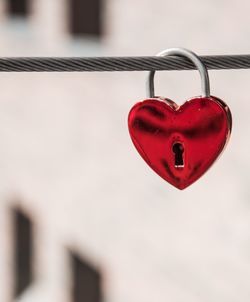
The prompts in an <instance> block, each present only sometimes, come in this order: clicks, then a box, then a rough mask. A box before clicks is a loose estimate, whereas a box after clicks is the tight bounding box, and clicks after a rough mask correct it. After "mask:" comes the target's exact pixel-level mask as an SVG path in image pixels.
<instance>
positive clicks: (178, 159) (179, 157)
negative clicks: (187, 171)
mask: <svg viewBox="0 0 250 302" xmlns="http://www.w3.org/2000/svg"><path fill="white" fill-rule="evenodd" d="M172 150H173V152H174V154H175V162H174V165H175V168H183V167H184V161H183V152H184V147H183V145H182V144H181V143H175V144H173V148H172Z"/></svg>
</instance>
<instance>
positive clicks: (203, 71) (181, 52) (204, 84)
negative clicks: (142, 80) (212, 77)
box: [147, 48, 210, 98]
mask: <svg viewBox="0 0 250 302" xmlns="http://www.w3.org/2000/svg"><path fill="white" fill-rule="evenodd" d="M173 55H176V56H181V57H186V58H188V59H189V60H190V61H191V62H193V64H194V65H195V66H196V67H197V69H198V71H199V73H200V77H201V91H202V96H203V97H210V83H209V76H208V71H207V68H206V66H205V65H204V64H203V63H202V61H201V60H200V58H199V57H198V56H197V55H196V54H195V53H193V52H192V51H190V50H188V49H185V48H169V49H166V50H163V51H161V52H160V53H158V54H157V56H159V57H165V56H173ZM154 76H155V71H150V72H149V75H148V80H147V94H148V97H150V98H153V97H155V89H154Z"/></svg>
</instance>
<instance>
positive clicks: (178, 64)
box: [0, 55, 250, 72]
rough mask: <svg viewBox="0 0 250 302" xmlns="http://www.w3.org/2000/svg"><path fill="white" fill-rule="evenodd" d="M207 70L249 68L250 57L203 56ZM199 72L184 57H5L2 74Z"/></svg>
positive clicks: (2, 59)
mask: <svg viewBox="0 0 250 302" xmlns="http://www.w3.org/2000/svg"><path fill="white" fill-rule="evenodd" d="M200 59H201V60H202V62H203V63H204V64H205V65H206V67H207V68H208V69H249V68H250V55H227V56H222V55H220V56H200ZM190 69H196V68H195V66H194V65H193V63H192V62H190V61H189V60H187V59H186V58H182V57H174V56H169V57H157V56H153V57H10V58H7V57H3V58H0V72H93V71H147V70H148V71H150V70H190Z"/></svg>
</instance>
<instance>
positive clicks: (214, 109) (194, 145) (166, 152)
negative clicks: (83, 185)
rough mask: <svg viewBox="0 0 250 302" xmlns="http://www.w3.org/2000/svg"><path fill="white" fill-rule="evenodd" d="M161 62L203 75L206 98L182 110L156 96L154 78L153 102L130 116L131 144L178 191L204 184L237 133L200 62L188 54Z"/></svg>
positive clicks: (172, 52)
mask: <svg viewBox="0 0 250 302" xmlns="http://www.w3.org/2000/svg"><path fill="white" fill-rule="evenodd" d="M158 55H159V56H167V55H177V56H184V57H186V58H188V59H189V60H191V61H192V62H193V64H194V65H195V66H196V67H197V69H198V70H199V73H200V76H201V84H202V95H201V96H198V97H194V98H191V99H189V100H188V101H186V102H185V103H184V104H183V105H181V106H178V105H177V104H176V103H175V102H173V101H172V100H170V99H168V98H165V97H156V96H155V95H154V74H155V71H151V72H150V73H149V77H148V94H149V98H147V99H146V100H143V101H141V102H139V103H137V104H135V105H134V106H133V108H132V109H131V110H130V113H129V116H128V127H129V133H130V136H131V139H132V141H133V143H134V145H135V147H136V149H137V151H138V152H139V153H140V155H141V156H142V157H143V159H144V160H145V161H146V162H147V164H148V165H149V166H150V167H151V168H152V169H153V170H154V171H155V172H156V173H157V174H158V175H160V176H161V177H162V178H163V179H165V180H166V181H168V182H169V183H170V184H172V185H174V186H175V187H177V188H178V189H181V190H182V189H185V188H186V187H188V186H189V185H191V184H192V183H194V182H195V181H196V180H197V179H199V178H200V177H201V176H202V175H203V174H204V173H205V172H206V171H207V170H208V169H209V167H210V166H211V165H212V164H213V163H214V161H215V160H216V159H217V158H218V156H219V155H220V153H221V152H222V151H223V149H224V147H225V146H226V144H227V142H228V139H229V137H230V133H231V129H232V116H231V112H230V109H229V107H228V106H227V105H226V104H225V103H224V102H223V101H222V100H220V99H219V98H217V97H214V96H210V85H209V77H208V71H207V69H206V67H205V65H204V64H203V63H202V62H201V60H200V58H199V57H198V56H197V55H196V54H194V53H193V52H191V51H189V50H187V49H183V48H171V49H167V50H165V51H163V52H161V53H160V54H158Z"/></svg>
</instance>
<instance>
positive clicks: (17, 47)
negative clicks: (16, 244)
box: [0, 0, 250, 302]
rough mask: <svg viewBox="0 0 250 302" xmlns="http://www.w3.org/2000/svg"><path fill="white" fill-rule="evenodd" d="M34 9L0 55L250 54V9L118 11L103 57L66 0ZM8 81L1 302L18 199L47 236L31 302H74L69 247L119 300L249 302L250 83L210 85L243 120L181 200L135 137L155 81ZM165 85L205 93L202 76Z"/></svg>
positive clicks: (0, 216) (104, 77) (235, 78)
mask: <svg viewBox="0 0 250 302" xmlns="http://www.w3.org/2000/svg"><path fill="white" fill-rule="evenodd" d="M34 2H35V3H34V16H33V17H32V19H31V21H30V24H29V25H27V24H23V23H22V22H20V21H16V22H10V21H8V20H6V19H3V18H2V19H1V20H2V21H1V24H0V55H1V56H8V55H9V56H12V55H16V56H22V55H51V56H55V55H60V56H63V55H152V54H155V53H157V52H158V51H160V50H163V49H164V48H167V47H172V46H184V47H187V48H190V49H192V50H194V51H196V52H197V53H198V54H232V53H249V49H250V41H249V39H248V36H249V31H250V24H249V16H248V14H249V8H250V4H249V3H248V2H247V1H215V0H212V1H211V0H210V1H198V0H196V1H195V0H191V1H188V2H187V1H150V0H126V1H125V0H109V1H107V5H106V16H107V18H106V36H105V38H104V41H103V44H102V45H98V43H93V42H88V41H85V42H79V41H78V42H76V41H73V42H72V40H71V39H70V38H69V36H68V35H66V34H65V28H67V26H66V24H65V19H64V16H65V14H66V12H65V11H63V8H64V7H65V6H64V5H65V3H64V2H63V1H62V0H61V1H59V0H53V1H51V0H40V1H39V0H36V1H34ZM52 2H53V3H52ZM0 11H1V9H0ZM0 76H1V81H0V86H1V96H0V142H1V145H0V155H1V156H0V198H1V203H0V238H1V245H2V248H1V249H0V280H1V282H0V301H7V296H8V288H9V284H10V278H9V277H8V276H9V266H10V260H11V254H10V252H9V249H10V244H9V243H8V241H9V235H8V234H9V231H10V230H9V221H8V219H7V218H6V217H7V213H8V208H9V206H10V205H11V204H12V202H13V200H14V201H16V200H20V203H21V204H22V206H23V207H24V208H25V209H27V210H28V211H30V212H31V213H32V214H33V215H34V217H35V220H36V223H37V225H36V230H37V233H36V234H37V237H36V245H37V250H38V254H37V256H36V258H37V282H36V283H35V284H34V287H32V288H31V289H30V290H29V291H27V292H26V293H25V295H24V296H23V298H22V301H36V302H37V301H43V302H45V301H48V302H49V301H60V302H64V301H65V302H66V301H68V296H67V295H68V291H69V287H70V286H69V282H68V277H67V272H68V270H69V267H68V265H67V260H66V258H65V254H64V249H63V247H64V246H74V247H77V248H78V249H79V250H81V251H82V253H83V255H85V256H86V257H87V258H89V259H90V260H91V261H92V262H93V263H94V264H95V265H97V266H98V267H101V268H102V270H103V272H104V277H105V294H106V300H107V301H112V302H130V301H131V302H134V301H136V302H152V300H154V301H157V302H165V301H171V302H182V301H183V302H195V301H197V302H198V301H209V302H210V301H211V302H217V301H218V302H223V301H225V302H230V301H232V302H234V301H235V302H236V301H241V302H248V301H249V296H250V287H249V284H248V283H249V282H248V280H249V279H250V261H249V252H250V245H249V236H250V231H249V230H250V228H249V227H250V219H249V215H250V207H249V205H250V203H249V202H250V191H249V177H248V170H249V166H250V159H249V150H248V148H249V146H250V143H249V140H248V130H247V129H249V127H250V120H249V118H248V110H249V97H248V86H249V85H248V83H249V81H250V72H249V71H212V72H210V77H211V88H212V93H213V94H214V95H216V96H218V97H220V98H222V99H224V100H225V101H226V102H228V105H229V106H230V107H231V109H232V112H233V117H234V128H233V135H232V139H231V141H230V143H229V146H228V149H227V150H226V151H225V153H224V155H223V156H222V157H221V158H220V160H219V161H218V162H217V163H216V165H215V166H214V167H213V169H211V170H210V171H209V172H208V173H207V174H206V175H205V176H204V177H203V178H202V179H201V180H200V181H199V182H197V183H196V184H194V185H193V186H192V187H191V188H189V189H187V190H186V191H183V192H180V191H177V190H175V189H174V188H172V187H171V186H170V185H168V184H167V183H165V182H163V181H162V180H161V179H160V178H159V177H157V176H156V175H155V174H154V173H153V172H151V171H150V170H149V168H148V167H146V166H145V164H144V162H143V161H142V160H141V159H140V158H139V156H138V155H137V153H136V152H135V150H134V147H133V146H132V143H131V142H130V139H129V136H128V132H127V124H126V119H127V113H128V111H129V109H130V108H131V106H132V105H133V104H134V103H135V102H136V101H137V100H140V99H143V98H144V97H145V76H146V73H143V72H140V73H139V72H135V73H82V74H76V73H74V74H69V73H64V74H58V73H54V74H48V73H44V74H31V73H29V74H27V73H22V74H15V73H11V74H1V75H0ZM156 79H157V80H156V81H157V84H156V86H157V87H156V89H157V91H158V94H163V95H165V96H167V97H170V98H173V99H175V100H177V102H179V103H181V102H183V100H185V98H189V97H191V96H194V95H197V94H199V93H200V86H199V85H200V82H199V78H198V73H196V72H171V73H168V72H165V73H164V72H161V73H160V72H159V73H158V74H157V77H156ZM6 276H7V277H6Z"/></svg>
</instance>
